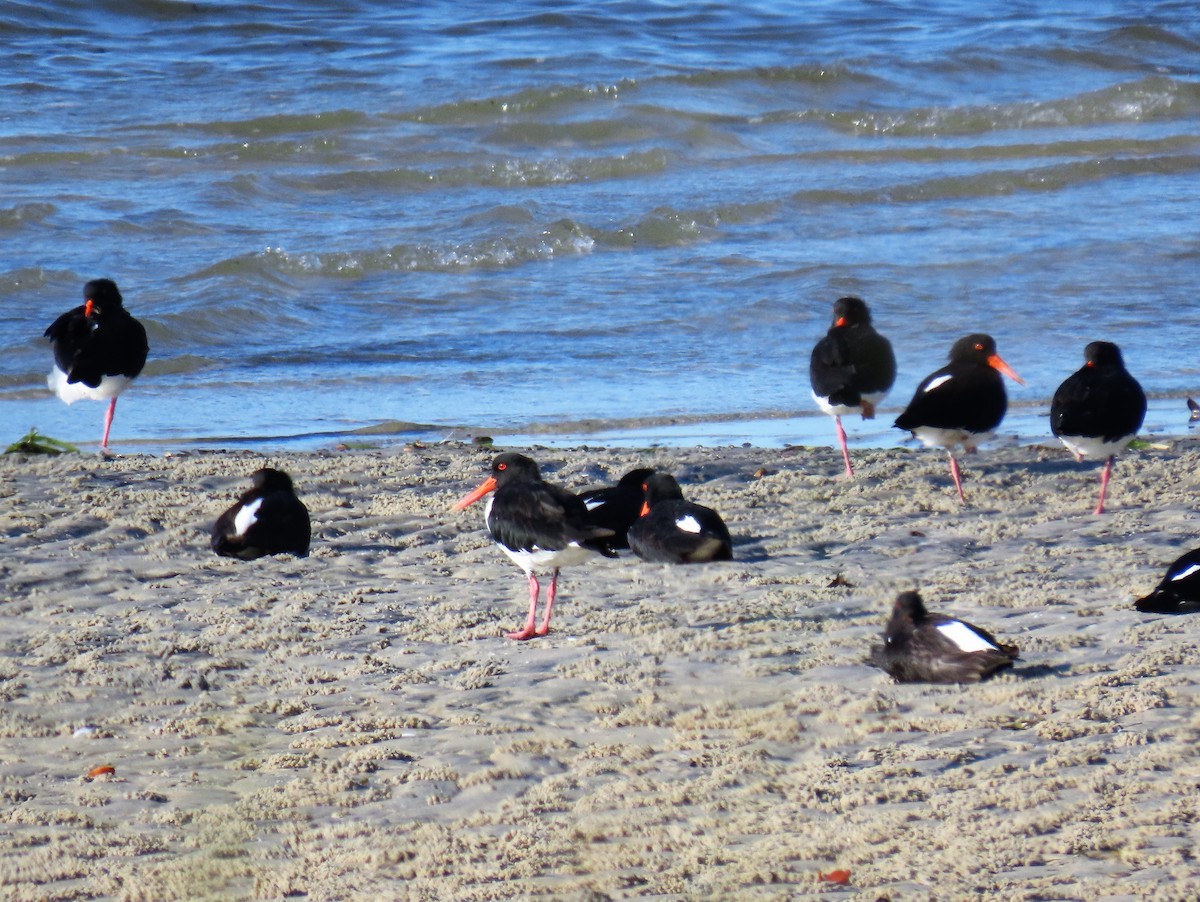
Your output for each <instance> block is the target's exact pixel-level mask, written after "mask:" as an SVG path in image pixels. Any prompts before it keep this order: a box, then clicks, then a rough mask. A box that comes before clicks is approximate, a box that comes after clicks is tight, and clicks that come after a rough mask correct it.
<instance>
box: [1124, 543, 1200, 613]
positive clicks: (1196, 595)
mask: <svg viewBox="0 0 1200 902" xmlns="http://www.w3.org/2000/svg"><path fill="white" fill-rule="evenodd" d="M1133 606H1134V607H1135V608H1137V609H1138V610H1139V611H1142V612H1143V613H1146V614H1192V613H1195V612H1196V611H1200V548H1197V549H1196V550H1195V551H1189V552H1188V553H1187V554H1185V555H1183V556H1182V557H1180V558H1179V559H1178V560H1176V561H1175V563H1173V564H1171V566H1170V567H1168V568H1167V575H1166V576H1164V577H1163V578H1162V582H1160V583H1159V584H1158V588H1156V589H1155V590H1154V591H1153V592H1151V593H1150V594H1149V595H1147V596H1146V597H1145V598H1139V599H1138V600H1137V601H1136V602H1134V604H1133Z"/></svg>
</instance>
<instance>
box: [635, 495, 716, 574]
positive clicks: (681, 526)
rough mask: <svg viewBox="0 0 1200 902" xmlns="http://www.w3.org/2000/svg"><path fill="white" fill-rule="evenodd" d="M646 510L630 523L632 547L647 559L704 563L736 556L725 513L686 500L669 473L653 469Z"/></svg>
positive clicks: (676, 562)
mask: <svg viewBox="0 0 1200 902" xmlns="http://www.w3.org/2000/svg"><path fill="white" fill-rule="evenodd" d="M643 488H644V490H645V501H644V503H643V505H642V514H641V516H640V517H638V520H637V522H636V523H634V524H633V525H632V526H631V527H629V547H630V548H631V549H632V550H633V553H634V554H636V555H637V556H638V557H640V558H641V559H642V560H644V561H657V562H661V563H666V564H703V563H707V562H709V561H731V560H733V541H732V539H731V538H730V536H729V529H728V528H727V527H726V526H725V521H723V520H722V519H721V515H720V514H718V513H717V512H716V511H715V510H713V509H712V508H709V507H704V506H703V505H701V504H695V503H693V502H691V501H686V500H684V497H683V490H682V489H680V488H679V483H678V482H676V481H675V477H674V476H671V475H670V474H668V473H652V474H650V475H649V476H647V477H646V480H645V482H644V483H643Z"/></svg>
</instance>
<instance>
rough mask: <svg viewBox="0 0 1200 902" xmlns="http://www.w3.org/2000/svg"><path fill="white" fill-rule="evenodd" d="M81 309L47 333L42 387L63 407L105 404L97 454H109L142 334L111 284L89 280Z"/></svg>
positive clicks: (140, 357)
mask: <svg viewBox="0 0 1200 902" xmlns="http://www.w3.org/2000/svg"><path fill="white" fill-rule="evenodd" d="M83 301H84V302H83V304H81V305H80V306H78V307H75V308H73V309H71V310H68V311H67V312H66V313H64V314H63V315H62V316H60V317H59V318H58V319H56V320H55V321H54V322H53V323H51V324H50V327H49V328H48V329H46V333H45V337H46V338H48V339H50V344H51V348H52V349H53V351H54V370H53V371H51V373H50V376H49V378H48V379H47V383H48V384H49V386H50V389H51V391H53V392H54V393H55V394H56V395H58V396H59V398H61V399H62V400H63V401H65V402H66V403H68V404H73V403H75V402H76V401H78V400H80V399H81V398H90V399H92V400H96V401H104V400H107V401H108V410H107V412H106V413H105V415H104V437H103V439H102V440H101V442H100V448H101V449H102V450H104V449H107V448H108V434H109V430H110V429H111V428H112V420H113V413H114V412H115V411H116V409H117V396H118V395H119V394H121V392H123V391H124V390H125V389H126V388H128V387H129V385H130V383H131V382H133V380H134V378H135V377H136V376H137V375H138V374H139V373H140V372H141V371H142V367H144V366H145V365H146V355H147V354H148V353H149V351H150V346H149V344H148V343H147V341H146V330H145V328H143V327H142V324H141V323H139V322H138V321H137V320H136V319H134V318H133V317H132V316H130V315H129V311H127V310H126V309H125V306H124V302H123V300H122V298H121V292H120V291H119V290H118V289H117V286H116V283H115V282H113V281H112V280H110V279H93V280H92V281H90V282H88V283H87V284H86V285H84V286H83Z"/></svg>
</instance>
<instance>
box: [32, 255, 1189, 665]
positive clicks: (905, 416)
mask: <svg viewBox="0 0 1200 902" xmlns="http://www.w3.org/2000/svg"><path fill="white" fill-rule="evenodd" d="M45 334H46V337H47V338H49V339H50V341H51V344H52V347H53V351H54V361H55V368H54V371H53V372H52V373H51V375H50V378H49V384H50V387H51V388H52V389H53V390H54V391H55V392H56V393H57V394H58V396H59V397H60V398H62V400H64V401H66V402H67V403H68V404H70V403H72V402H74V401H76V400H79V399H81V398H92V399H97V400H107V401H109V405H108V408H107V411H106V413H105V418H104V437H103V440H102V442H101V448H102V450H106V449H107V447H108V438H109V431H110V428H111V426H112V418H113V413H114V410H115V408H116V402H117V396H118V395H119V394H120V393H121V392H122V391H124V390H125V389H126V388H127V387H128V386H129V384H130V383H131V382H132V380H133V379H134V378H135V377H136V376H137V375H138V374H139V373H140V372H141V371H142V368H143V366H144V365H145V363H146V357H147V354H148V352H149V346H148V343H147V340H146V330H145V329H144V328H143V326H142V325H141V324H140V323H139V322H138V321H137V320H136V319H134V318H133V317H132V316H131V315H130V314H129V312H128V311H126V310H125V307H124V304H123V301H122V298H121V293H120V291H119V290H118V289H117V286H116V284H115V283H113V282H112V281H111V280H109V279H95V280H92V281H90V282H88V283H87V284H86V285H85V286H84V303H83V304H82V305H80V306H78V307H75V308H73V309H71V310H69V311H67V312H66V313H64V314H63V315H62V316H60V317H58V319H56V320H55V321H54V323H53V324H51V326H50V327H49V328H48V329H47V330H46V333H45ZM1001 374H1004V375H1007V376H1009V377H1010V378H1013V379H1015V380H1017V381H1018V382H1020V381H1021V379H1020V377H1019V376H1018V375H1017V374H1016V373H1015V372H1014V371H1013V370H1012V368H1011V367H1009V365H1008V364H1007V363H1005V362H1004V360H1003V359H1002V358H1001V357H1000V355H999V354H998V353H997V352H996V343H995V341H994V340H993V339H992V338H991V336H989V335H985V334H982V333H972V334H970V335H967V336H964V337H963V338H961V339H959V340H958V341H956V342H955V343H954V345H953V346H952V347H951V349H950V359H949V362H948V363H947V364H946V366H944V367H942V368H941V369H939V370H936V371H934V372H933V373H930V374H929V375H928V376H926V377H925V378H924V379H923V380H922V381H921V382H920V384H919V385H918V386H917V389H916V392H915V393H914V395H913V398H912V400H911V401H910V402H909V404H908V406H907V407H906V408H905V409H904V411H903V412H902V413H901V414H900V416H899V417H897V418H896V421H895V425H896V426H897V427H898V428H900V429H905V430H908V431H910V432H912V434H913V435H914V436H916V437H917V438H919V439H920V440H921V441H922V442H924V443H925V444H926V445H929V446H938V447H943V448H945V449H946V450H947V451H948V452H949V455H950V473H951V476H952V478H953V480H954V485H955V488H956V489H957V492H958V496H959V498H960V499H963V500H965V497H964V493H963V488H962V474H961V470H960V468H959V465H958V461H957V458H956V457H955V453H954V452H955V449H956V448H957V447H959V446H962V447H963V448H964V449H965V450H967V451H974V450H975V449H976V447H977V445H978V444H979V443H980V442H981V441H983V440H985V439H986V438H988V437H989V436H990V435H991V434H992V433H993V431H994V430H995V429H996V427H997V426H999V424H1000V422H1001V420H1002V419H1003V417H1004V414H1005V413H1006V411H1007V407H1008V400H1007V396H1006V394H1005V391H1004V383H1003V380H1002V379H1001ZM810 378H811V382H812V393H813V397H814V398H815V399H816V402H817V404H818V405H819V406H820V408H821V410H823V411H824V412H826V413H828V414H829V415H831V416H833V418H834V423H835V425H836V428H837V437H838V442H839V445H840V447H841V451H842V457H843V460H844V462H845V472H846V476H847V477H848V478H852V477H853V476H854V469H853V466H852V465H851V462H850V453H849V450H848V448H847V445H846V432H845V429H844V428H843V426H842V422H841V418H842V417H843V416H845V415H847V414H850V413H854V412H858V413H860V414H861V415H862V416H863V418H864V419H869V418H871V417H873V416H874V415H875V409H876V406H877V405H878V404H879V402H880V401H881V400H882V398H883V397H884V395H886V393H887V392H888V390H889V389H890V388H891V387H892V385H893V383H894V382H895V378H896V360H895V355H894V354H893V352H892V347H891V344H890V342H888V340H887V339H886V338H884V337H883V336H882V335H880V334H879V333H878V332H877V331H876V330H875V328H874V326H873V325H872V323H871V314H870V310H869V309H868V307H867V305H866V304H865V303H864V302H863V301H862V300H861V299H859V298H856V297H843V298H840V299H838V300H837V302H836V303H835V304H834V307H833V324H832V325H831V326H830V328H829V331H828V332H827V333H826V335H825V336H824V337H823V338H822V339H821V340H820V341H819V342H818V343H817V344H816V346H815V347H814V349H813V352H812V358H811V362H810ZM1145 414H1146V396H1145V393H1144V392H1143V391H1142V388H1141V386H1140V385H1139V384H1138V383H1137V380H1135V379H1134V378H1133V377H1132V376H1131V375H1130V374H1129V373H1128V372H1127V371H1126V369H1125V365H1124V361H1123V360H1122V357H1121V352H1120V350H1119V349H1118V347H1117V346H1116V345H1114V344H1112V343H1110V342H1105V341H1094V342H1092V343H1090V344H1089V345H1088V346H1087V347H1086V348H1085V349H1084V366H1083V367H1082V368H1081V369H1080V370H1078V371H1077V372H1075V373H1073V374H1072V375H1070V376H1069V377H1068V378H1067V379H1066V380H1065V381H1064V382H1063V383H1062V385H1060V386H1059V387H1058V390H1057V391H1056V392H1055V393H1054V398H1053V401H1052V403H1051V408H1050V425H1051V429H1052V431H1053V433H1054V434H1055V435H1056V436H1058V437H1059V438H1060V439H1061V440H1062V442H1063V444H1065V445H1066V446H1067V448H1069V449H1070V450H1071V451H1072V453H1074V454H1075V456H1076V458H1078V459H1082V458H1083V457H1084V456H1100V457H1103V458H1104V459H1105V465H1104V470H1103V473H1102V475H1101V482H1100V498H1099V502H1098V503H1097V505H1096V510H1095V512H1096V513H1097V514H1100V513H1102V512H1103V510H1104V500H1105V495H1106V492H1107V488H1108V481H1109V476H1110V474H1111V471H1112V465H1113V459H1114V457H1115V455H1116V454H1117V453H1118V452H1119V451H1121V450H1122V449H1123V448H1124V447H1126V446H1127V445H1128V444H1129V442H1130V441H1131V440H1132V439H1133V437H1134V436H1135V435H1136V434H1137V431H1138V429H1140V428H1141V425H1142V421H1143V419H1144V418H1145ZM251 482H252V485H251V488H250V489H249V490H248V491H246V492H245V493H243V494H242V495H241V497H240V498H238V500H237V502H236V503H235V504H234V505H233V506H232V507H230V508H229V509H228V510H227V511H225V513H223V514H222V515H221V516H220V518H219V519H218V520H217V522H216V524H215V525H214V526H213V529H212V537H211V544H212V548H213V550H214V551H215V552H216V553H217V554H221V555H226V556H231V557H238V558H242V559H247V560H249V559H253V558H257V557H261V556H263V555H268V554H278V553H291V554H297V555H306V554H307V553H308V549H309V543H310V539H311V527H310V521H309V516H308V510H307V508H306V507H305V506H304V504H303V502H301V501H300V499H299V498H298V497H297V496H296V492H295V488H294V486H293V484H292V480H291V478H290V477H289V476H288V474H287V473H284V472H283V471H280V470H275V469H271V468H264V469H261V470H258V471H256V472H255V473H253V474H252V475H251ZM484 497H486V498H487V504H486V510H485V513H484V520H485V523H486V526H487V530H488V532H489V533H490V535H491V537H492V539H493V540H494V541H495V543H496V544H497V545H498V546H499V547H500V549H501V550H502V551H503V552H504V553H505V554H506V555H507V556H508V557H509V558H511V559H512V560H513V561H514V562H515V563H516V564H517V565H518V566H519V567H520V568H521V569H522V570H524V572H525V574H526V576H527V578H528V580H529V613H528V616H527V618H526V620H525V624H524V625H523V626H522V628H521V629H520V630H517V631H515V632H511V633H507V634H506V635H507V636H508V638H510V639H518V640H524V639H530V638H533V637H535V636H544V635H546V634H547V633H548V632H549V631H550V617H551V612H552V610H553V606H554V598H555V593H556V590H557V583H558V575H559V569H560V568H561V567H564V566H568V565H570V564H574V563H578V562H580V561H582V560H584V559H586V558H588V557H590V556H592V555H594V554H601V555H604V556H608V557H615V556H617V554H618V551H619V550H622V549H629V550H631V551H632V552H633V553H634V554H635V555H637V556H638V557H640V558H642V559H643V560H648V561H657V562H666V563H676V564H682V563H702V562H709V561H723V560H724V561H727V560H731V559H732V557H733V551H732V540H731V538H730V534H729V530H728V529H727V528H726V526H725V523H724V522H723V521H722V519H721V517H720V515H719V514H718V513H717V512H716V511H714V510H712V509H711V508H707V507H704V506H703V505H700V504H696V503H695V502H692V501H689V500H686V499H685V498H684V497H683V492H682V490H681V488H680V486H679V483H678V482H677V481H676V480H675V479H674V477H672V476H671V475H670V474H667V473H661V472H656V471H655V470H653V469H650V468H638V469H635V470H631V471H630V472H629V473H627V474H625V476H623V477H622V478H621V479H620V480H619V481H618V482H617V483H616V484H615V485H612V486H605V487H601V488H596V489H592V490H590V491H586V492H583V493H581V494H575V493H573V492H570V491H568V490H567V489H565V488H562V487H560V486H557V485H554V484H551V483H548V482H546V481H544V480H543V479H542V477H541V474H540V471H539V468H538V465H537V463H536V462H534V461H533V460H531V459H530V458H528V457H526V456H524V455H522V454H517V453H511V452H510V453H505V454H500V455H498V456H497V457H496V458H495V459H494V460H493V462H492V468H491V473H490V475H489V476H488V477H487V478H486V479H485V480H484V481H483V482H482V483H481V484H480V485H479V486H478V487H477V488H476V489H475V490H474V491H472V492H471V493H470V494H468V495H467V496H465V497H464V498H463V499H462V500H461V501H459V502H458V503H457V504H456V505H455V509H456V510H462V509H463V508H466V507H467V506H469V505H471V504H473V503H474V502H476V501H478V500H480V499H482V498H484ZM539 575H542V576H546V575H549V576H550V585H549V587H548V588H547V592H546V604H545V610H544V613H543V615H542V617H541V619H540V620H539V618H538V616H537V613H538V603H539V599H540V594H541V587H540V584H539V582H538V576H539ZM1136 607H1137V608H1138V610H1141V611H1147V612H1155V613H1188V612H1192V611H1197V610H1200V550H1197V551H1193V552H1190V553H1188V554H1186V555H1184V556H1183V557H1181V558H1180V559H1179V560H1177V561H1175V562H1174V563H1173V564H1172V565H1171V566H1170V568H1168V570H1167V573H1166V575H1165V576H1164V578H1163V580H1162V582H1161V583H1160V585H1159V586H1158V588H1157V589H1155V591H1154V592H1152V593H1151V594H1150V595H1147V596H1146V597H1145V598H1142V599H1140V600H1139V601H1138V602H1137V603H1136ZM1016 658H1017V648H1016V646H1015V645H1010V644H1006V643H1003V642H1000V641H999V640H997V639H996V638H995V637H994V636H992V635H991V634H990V633H988V632H987V631H986V630H984V629H982V628H980V627H978V626H975V625H973V624H970V623H967V622H965V621H962V620H958V619H955V618H952V617H948V616H946V615H942V614H933V613H930V612H928V611H927V610H926V609H925V606H924V604H923V602H922V600H921V598H920V596H919V595H918V594H917V593H916V592H904V593H902V594H901V595H900V596H899V597H898V598H897V599H896V602H895V605H894V606H893V610H892V613H891V617H890V619H889V621H888V624H887V627H886V630H885V632H884V641H883V644H881V645H879V646H876V647H875V648H874V649H873V650H872V659H873V661H874V662H875V663H876V664H877V665H878V666H880V667H881V668H883V669H884V670H885V671H887V672H888V673H889V674H890V675H891V676H892V677H893V678H895V679H897V680H900V681H922V682H974V681H977V680H980V679H982V678H984V677H986V676H988V675H990V674H991V673H994V672H995V671H997V670H999V669H1002V668H1004V667H1009V666H1011V665H1012V663H1013V661H1014V660H1015V659H1016Z"/></svg>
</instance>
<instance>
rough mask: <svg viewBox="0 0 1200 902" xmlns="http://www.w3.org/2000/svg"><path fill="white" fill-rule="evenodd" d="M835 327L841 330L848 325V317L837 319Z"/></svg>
mask: <svg viewBox="0 0 1200 902" xmlns="http://www.w3.org/2000/svg"><path fill="white" fill-rule="evenodd" d="M833 325H834V328H840V327H841V326H844V325H846V317H844V316H839V317H838V318H837V322H835V323H834V324H833Z"/></svg>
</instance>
